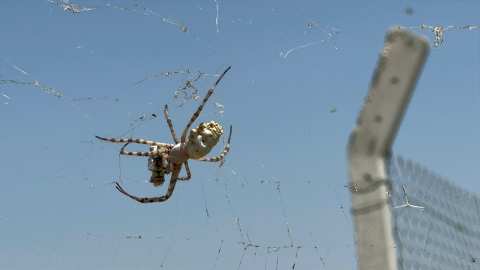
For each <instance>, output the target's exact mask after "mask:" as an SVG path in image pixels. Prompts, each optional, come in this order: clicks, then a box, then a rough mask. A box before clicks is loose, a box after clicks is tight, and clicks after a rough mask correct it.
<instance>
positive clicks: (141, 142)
mask: <svg viewBox="0 0 480 270" xmlns="http://www.w3.org/2000/svg"><path fill="white" fill-rule="evenodd" d="M95 137H96V138H97V139H100V140H102V141H108V142H114V143H138V144H147V145H156V146H159V147H165V148H167V149H172V148H173V147H174V146H175V145H173V144H169V143H161V142H154V141H146V140H142V139H107V138H102V137H99V136H96V135H95Z"/></svg>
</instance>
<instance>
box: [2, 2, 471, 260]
mask: <svg viewBox="0 0 480 270" xmlns="http://www.w3.org/2000/svg"><path fill="white" fill-rule="evenodd" d="M217 2H218V12H217ZM217 2H215V1H198V2H194V1H181V2H173V1H159V2H151V1H145V2H135V3H136V4H137V6H135V5H134V4H133V2H129V1H115V2H108V1H84V2H82V1H74V2H72V3H64V2H58V3H57V2H54V1H51V2H49V1H30V2H16V1H1V2H0V35H1V40H0V48H1V51H0V56H1V59H0V73H1V79H2V84H1V85H0V93H1V95H0V101H1V103H0V110H1V111H0V121H1V122H0V226H1V230H0V261H1V262H0V269H160V268H162V266H163V267H164V268H165V269H213V268H215V269H239V268H240V269H265V268H267V269H272V268H276V266H277V265H278V268H279V269H285V268H289V269H291V267H292V265H293V264H294V263H295V265H296V267H297V268H298V269H318V268H324V269H356V259H355V244H354V240H353V231H352V227H353V224H352V219H351V216H350V212H349V207H350V199H349V190H348V189H347V188H344V187H341V185H346V184H347V183H348V173H347V166H348V164H347V158H346V146H347V143H348V137H349V135H350V132H351V131H352V128H353V126H354V124H355V121H356V118H357V115H358V112H359V110H360V108H361V105H362V102H363V98H364V96H365V94H366V91H367V89H368V85H369V82H370V79H371V76H372V74H373V70H374V68H375V64H376V61H377V57H378V53H379V50H380V49H381V47H382V44H383V40H384V37H385V35H386V32H387V31H388V29H389V28H390V27H391V26H394V25H400V26H404V27H413V29H412V31H414V32H416V33H418V34H422V35H425V36H426V37H427V38H428V39H429V40H430V42H432V43H433V42H434V41H435V35H434V34H433V33H432V32H431V29H429V28H427V29H421V28H420V26H421V25H422V24H425V25H427V26H443V27H448V26H458V27H463V26H467V25H470V26H478V25H480V16H479V13H480V4H479V2H478V1H464V2H462V1H455V2H453V1H448V2H440V1H438V2H435V4H434V3H433V2H430V1H411V2H409V1H398V2H387V1H385V2H380V1H367V2H352V1H348V2H347V1H345V2H333V1H332V2H326V1H321V2H320V1H318V2H314V1H290V2H286V1H281V2H280V1H278V2H275V1H262V2H258V1H256V2H254V1H221V0H218V1H217ZM27 3H28V4H27ZM60 4H63V5H68V6H70V5H72V4H74V5H76V7H78V8H79V9H80V10H82V9H84V8H86V10H84V11H82V12H80V13H76V14H74V13H72V11H68V10H63V9H62V8H61V7H60ZM408 8H411V10H412V11H413V14H408V12H407V9H408ZM459 14H461V15H459ZM217 17H218V19H217ZM309 23H310V24H312V25H314V27H309V26H308V24H309ZM185 27H186V31H183V30H184V29H185ZM441 37H442V38H443V39H444V42H443V44H441V45H440V46H438V47H437V48H438V50H436V51H435V50H434V48H433V46H432V48H431V49H432V50H431V52H430V55H429V57H428V60H427V63H426V65H425V67H424V70H423V72H422V76H421V77H420V80H419V82H418V84H417V88H416V91H415V93H414V95H413V98H412V100H411V103H410V105H409V107H408V110H407V112H406V115H405V118H404V121H403V123H402V126H401V128H400V131H399V133H398V135H397V138H396V140H395V143H394V146H393V152H394V153H396V154H402V155H403V156H404V157H409V158H411V159H413V160H415V161H418V162H420V163H421V164H422V165H425V166H427V167H428V168H429V169H431V170H433V171H435V172H437V173H438V174H440V175H442V176H443V177H446V178H448V179H449V180H450V181H452V182H454V183H456V184H457V185H459V186H461V187H463V188H465V189H468V190H470V191H472V192H476V193H477V194H478V193H480V184H479V183H480V181H479V180H480V173H479V166H478V164H480V140H479V138H480V126H479V124H478V123H479V116H480V109H479V108H480V106H479V100H480V99H479V98H480V90H479V89H480V76H479V74H480V65H479V63H480V61H479V59H480V56H479V50H478V48H479V47H480V44H479V43H480V29H479V28H475V29H471V30H469V29H450V30H449V31H445V32H443V35H442V36H441ZM228 66H232V69H231V70H230V71H229V72H228V73H227V74H226V75H225V77H224V78H223V80H222V81H221V83H220V84H219V85H218V87H217V88H216V90H215V92H214V94H213V95H212V97H211V98H210V101H212V102H218V103H220V104H221V105H223V106H224V109H225V112H224V113H220V112H221V109H220V108H219V107H217V106H215V105H214V104H213V103H208V104H207V105H206V106H205V108H204V110H203V111H202V113H201V115H200V117H199V119H198V120H197V122H196V123H195V124H198V123H200V122H201V121H203V122H205V121H211V120H214V121H217V122H219V123H220V124H221V125H222V126H224V128H225V127H228V126H229V125H233V130H234V132H233V135H232V142H231V151H230V153H228V155H227V162H226V163H225V164H224V165H223V166H222V167H221V168H218V166H217V164H214V163H212V164H210V163H204V162H194V161H192V162H190V167H191V171H192V179H191V180H190V181H189V182H182V183H178V184H177V188H176V189H175V192H174V194H173V196H172V198H170V199H169V200H168V201H167V202H164V203H156V204H150V205H148V204H147V205H144V204H139V203H136V202H135V201H133V200H131V199H129V198H128V197H126V196H124V195H122V194H121V193H119V192H118V191H117V190H116V189H115V187H114V184H113V182H114V181H121V182H122V186H123V188H125V190H127V191H128V192H130V193H131V194H133V195H136V196H140V197H145V196H160V195H164V194H165V192H166V187H159V188H154V187H153V185H152V184H150V183H145V181H147V180H148V179H149V178H150V172H149V171H148V170H147V159H146V158H143V157H129V156H122V157H119V150H120V148H121V147H122V145H121V144H113V143H106V142H102V141H99V140H97V139H95V137H94V136H95V135H99V136H104V137H120V138H129V137H134V138H142V139H148V140H155V141H160V142H167V143H173V141H172V139H171V135H170V132H169V130H168V126H167V124H166V122H165V119H164V117H163V114H162V113H163V107H164V106H165V104H167V105H168V106H169V108H170V116H171V118H172V121H173V124H174V126H175V128H176V131H177V134H179V133H181V132H182V131H183V129H184V127H185V125H186V124H187V122H188V120H189V119H190V117H191V115H192V114H193V113H194V111H195V110H196V108H197V107H198V105H199V102H200V101H201V99H202V98H203V96H204V95H205V94H206V91H207V90H208V89H209V88H210V87H211V86H212V85H213V83H214V82H215V81H216V80H217V78H218V77H217V75H218V74H221V72H222V71H223V70H225V69H226V68H227V67H228ZM187 70H190V73H188V72H187ZM174 71H180V73H176V74H172V75H171V76H168V77H167V76H156V77H151V76H152V75H154V74H157V73H162V72H174ZM197 72H202V73H204V75H203V76H201V77H200V78H199V79H198V80H197V81H195V82H192V83H193V84H194V86H195V87H196V88H197V89H198V90H199V93H198V95H199V96H200V97H201V99H200V100H194V99H189V100H187V101H186V102H185V103H184V105H183V106H181V107H178V105H179V104H180V102H181V101H182V99H183V97H184V96H185V95H186V94H187V95H188V94H190V93H191V92H192V88H189V89H187V90H186V94H185V93H180V94H179V97H178V98H175V97H174V95H175V92H176V91H177V90H178V89H179V87H180V88H181V87H183V86H184V85H185V83H186V82H187V81H189V80H190V81H194V80H195V79H196V78H197V77H198V75H197ZM150 77H151V78H150ZM146 78H149V79H146ZM143 79H146V80H144V81H142V80H143ZM139 81H141V82H140V83H137V82H139ZM36 82H37V83H38V84H35V83H36ZM58 93H60V94H61V96H60V98H59V97H58V96H59V94H58ZM55 95H56V96H55ZM334 108H336V109H337V111H336V112H334V113H331V112H330V111H332V110H333V109H334ZM152 114H155V115H156V116H158V117H152ZM225 133H227V129H225ZM226 136H228V134H225V135H224V137H226ZM222 145H223V143H222V142H220V143H219V144H218V145H217V146H216V147H215V148H214V149H213V151H212V152H211V153H210V155H209V156H216V155H218V154H219V153H220V152H221V150H222ZM128 147H129V149H130V151H147V150H148V148H147V147H146V146H144V145H129V146H128ZM183 174H184V171H183ZM168 179H169V177H168V176H167V180H168ZM262 181H263V183H262ZM207 211H208V212H207ZM288 231H290V233H288ZM139 236H141V238H140V239H139V238H138V237H139ZM131 237H133V238H131ZM135 237H137V238H135ZM242 241H243V242H245V243H251V244H252V245H258V246H259V247H255V246H248V247H247V248H246V249H245V248H244V247H245V246H244V245H242V244H239V242H242ZM249 241H250V242H249ZM299 246H302V248H298V247H299ZM268 247H270V248H268ZM274 247H284V248H281V249H280V250H278V251H276V250H275V249H274ZM219 250H220V252H219Z"/></svg>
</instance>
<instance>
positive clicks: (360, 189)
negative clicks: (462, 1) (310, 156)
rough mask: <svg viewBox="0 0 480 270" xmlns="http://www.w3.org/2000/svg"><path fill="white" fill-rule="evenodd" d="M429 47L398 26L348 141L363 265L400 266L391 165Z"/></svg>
mask: <svg viewBox="0 0 480 270" xmlns="http://www.w3.org/2000/svg"><path fill="white" fill-rule="evenodd" d="M428 52H429V42H428V40H426V39H425V38H423V37H420V36H418V35H415V34H412V33H410V32H407V31H404V30H400V29H398V28H396V27H394V28H392V29H391V30H390V31H389V32H388V34H387V36H386V39H385V43H384V46H383V48H382V51H381V53H380V57H379V60H378V63H377V67H376V70H375V72H374V74H373V78H372V81H371V85H370V90H369V92H368V94H367V96H366V98H365V102H364V104H363V108H362V110H361V112H360V115H359V117H358V119H357V123H356V125H355V128H354V130H353V132H352V134H351V136H350V142H349V146H348V155H349V169H350V187H351V199H352V214H353V217H354V221H355V228H354V229H355V239H356V244H357V258H358V266H359V269H361V270H375V269H382V270H396V269H397V261H396V250H395V242H394V237H393V232H392V220H391V211H390V210H391V209H390V208H391V205H390V187H389V180H388V179H387V166H386V162H387V161H388V157H389V152H390V149H391V145H392V143H393V140H394V138H395V135H396V133H397V131H398V127H399V125H400V123H401V120H402V117H403V115H404V112H405V110H406V107H407V105H408V102H409V100H410V97H411V95H412V93H413V90H414V88H415V85H416V82H417V80H418V78H419V76H420V73H421V71H422V68H423V65H424V63H425V61H426V58H427V55H428Z"/></svg>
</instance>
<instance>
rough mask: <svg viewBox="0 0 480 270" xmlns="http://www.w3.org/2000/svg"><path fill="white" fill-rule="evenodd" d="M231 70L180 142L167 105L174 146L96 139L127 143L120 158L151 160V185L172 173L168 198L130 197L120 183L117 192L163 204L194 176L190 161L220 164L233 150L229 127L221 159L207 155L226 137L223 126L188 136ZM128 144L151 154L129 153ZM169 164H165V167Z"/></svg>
mask: <svg viewBox="0 0 480 270" xmlns="http://www.w3.org/2000/svg"><path fill="white" fill-rule="evenodd" d="M229 69H230V67H228V68H227V69H226V70H225V71H224V72H223V74H222V75H220V78H218V80H217V82H216V83H215V84H214V85H213V87H212V88H211V89H210V90H209V91H208V93H207V95H206V96H205V98H204V99H203V101H202V103H201V104H200V106H199V107H198V109H197V111H196V112H195V113H194V114H193V116H192V118H191V119H190V121H189V122H188V124H187V126H186V127H185V129H184V131H183V134H182V137H181V140H180V141H179V140H178V138H177V135H176V134H175V131H174V128H173V124H172V121H171V119H170V117H169V115H168V106H167V105H165V110H164V113H165V119H166V120H167V123H168V126H169V128H170V132H171V134H172V137H173V140H174V142H175V144H169V143H161V142H155V141H147V140H143V139H107V138H102V137H99V136H95V137H96V138H98V139H100V140H104V141H109V142H115V143H127V144H125V145H124V146H123V147H122V149H121V150H120V154H121V155H130V156H145V157H147V156H148V157H150V160H149V170H151V171H152V177H151V178H150V182H152V183H154V185H155V186H158V185H162V184H163V183H164V182H165V176H164V175H165V174H170V173H171V174H172V175H171V178H170V184H169V185H168V190H167V193H166V194H165V196H161V197H152V198H139V197H135V196H132V195H130V194H128V193H127V192H126V191H125V190H124V189H123V188H122V187H121V186H120V185H119V184H118V183H116V184H117V187H116V188H117V190H118V191H120V192H121V193H123V194H124V195H126V196H128V197H130V198H132V199H134V200H136V201H138V202H141V203H152V202H163V201H166V200H168V198H170V196H172V194H173V190H174V189H175V185H176V183H177V181H178V180H190V178H191V173H190V168H189V167H188V160H189V159H194V160H198V161H207V162H217V161H221V160H222V159H223V158H224V157H225V155H226V154H227V153H228V151H229V150H230V138H231V136H232V126H230V133H229V136H228V142H227V145H226V146H225V149H224V150H223V151H222V153H221V154H220V156H218V157H214V158H205V157H204V156H206V155H207V154H208V153H210V151H211V150H212V148H213V147H214V146H215V145H216V144H217V142H218V141H219V140H220V136H221V135H222V134H223V129H222V126H220V125H219V124H218V123H216V122H214V121H210V122H209V123H200V125H199V126H198V127H197V128H196V129H192V130H191V131H190V136H189V137H188V141H186V140H185V139H186V137H187V133H188V130H189V129H190V127H191V126H192V124H193V122H195V120H196V119H197V117H198V116H199V115H200V112H201V111H202V109H203V106H204V105H205V103H206V102H207V100H208V98H209V97H210V96H211V95H212V93H213V90H215V87H216V86H217V84H218V83H219V82H220V80H221V79H222V78H223V76H224V75H225V73H227V71H228V70H229ZM129 143H137V144H147V145H150V151H149V152H127V151H124V150H123V149H124V148H125V146H127V145H128V144H129ZM165 162H166V165H164V164H165ZM184 164H185V170H186V171H187V176H186V177H178V176H179V174H180V171H181V169H182V166H183V165H184Z"/></svg>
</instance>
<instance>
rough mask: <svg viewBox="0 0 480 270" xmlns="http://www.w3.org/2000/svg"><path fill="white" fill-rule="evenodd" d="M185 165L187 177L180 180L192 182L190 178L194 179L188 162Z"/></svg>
mask: <svg viewBox="0 0 480 270" xmlns="http://www.w3.org/2000/svg"><path fill="white" fill-rule="evenodd" d="M184 164H185V170H186V171H187V177H179V178H178V180H182V181H187V180H190V178H192V174H191V173H190V168H189V167H188V161H186V162H185V163H184Z"/></svg>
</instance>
